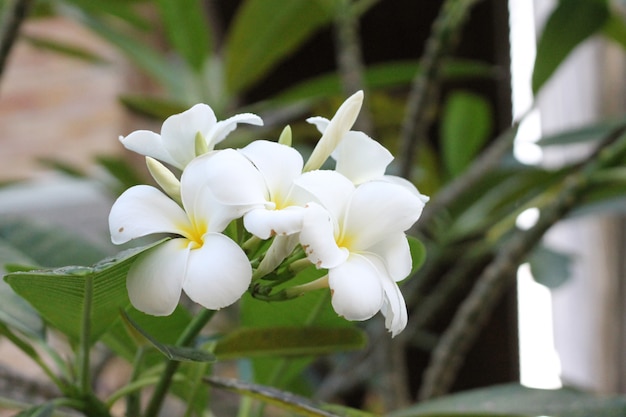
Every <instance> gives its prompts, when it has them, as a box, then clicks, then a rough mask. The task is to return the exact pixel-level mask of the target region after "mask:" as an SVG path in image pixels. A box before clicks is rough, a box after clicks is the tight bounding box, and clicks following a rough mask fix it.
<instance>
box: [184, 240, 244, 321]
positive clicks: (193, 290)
mask: <svg viewBox="0 0 626 417" xmlns="http://www.w3.org/2000/svg"><path fill="white" fill-rule="evenodd" d="M251 279H252V268H251V267H250V262H249V261H248V258H247V257H246V255H245V253H244V252H243V250H242V249H241V248H240V247H239V246H238V245H237V244H236V243H235V242H233V241H232V240H231V239H229V238H228V237H226V236H224V235H222V234H220V233H208V234H206V235H205V236H204V244H203V245H202V247H201V248H198V249H194V250H192V251H191V252H190V254H189V263H188V265H187V274H186V278H185V281H184V283H183V290H184V291H185V293H186V294H187V295H188V296H189V298H191V299H192V300H193V301H195V302H196V303H198V304H200V305H202V306H204V307H205V308H207V309H210V310H217V309H220V308H223V307H226V306H229V305H231V304H232V303H234V302H235V301H237V300H238V299H239V298H241V296H242V295H243V293H244V292H245V291H246V290H247V289H248V286H249V285H250V280H251Z"/></svg>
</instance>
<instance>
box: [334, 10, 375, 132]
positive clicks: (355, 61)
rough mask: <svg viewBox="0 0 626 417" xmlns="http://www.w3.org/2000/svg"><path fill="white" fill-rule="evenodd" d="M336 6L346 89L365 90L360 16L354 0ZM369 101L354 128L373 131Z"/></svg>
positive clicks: (338, 56)
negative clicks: (355, 8)
mask: <svg viewBox="0 0 626 417" xmlns="http://www.w3.org/2000/svg"><path fill="white" fill-rule="evenodd" d="M336 10H337V11H336V16H335V25H334V28H335V30H334V33H335V52H336V59H337V66H338V69H339V76H340V78H341V84H342V87H343V92H344V94H345V95H346V96H349V95H352V94H353V93H355V92H357V91H359V90H365V81H364V76H363V54H362V52H361V40H360V36H359V16H358V15H357V14H356V13H355V10H354V7H353V5H352V1H351V0H342V1H340V2H339V3H338V4H337V9H336ZM366 103H367V102H366ZM366 103H364V105H363V107H362V108H361V112H360V114H359V118H358V119H357V121H356V123H355V128H356V130H360V131H363V132H366V133H369V134H372V133H373V132H372V118H371V114H370V112H369V110H368V107H367V104H366Z"/></svg>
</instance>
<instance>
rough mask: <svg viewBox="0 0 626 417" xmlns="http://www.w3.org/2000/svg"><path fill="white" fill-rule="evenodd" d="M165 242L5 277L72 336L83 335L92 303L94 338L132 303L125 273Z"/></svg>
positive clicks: (15, 289)
mask: <svg viewBox="0 0 626 417" xmlns="http://www.w3.org/2000/svg"><path fill="white" fill-rule="evenodd" d="M162 242H163V241H159V242H156V243H152V244H149V245H146V246H143V247H140V248H135V249H129V250H127V251H124V252H121V253H119V254H118V255H116V256H114V257H111V258H107V259H104V260H103V261H100V262H98V263H97V264H95V265H94V266H91V267H87V266H67V267H62V268H57V269H52V270H38V271H29V272H14V273H10V274H7V275H6V276H5V278H4V279H5V280H6V282H8V283H9V285H10V286H11V288H12V289H13V290H14V291H15V292H16V293H17V294H18V295H20V296H21V297H23V298H24V299H25V300H26V301H28V302H29V303H30V304H31V305H32V306H33V307H34V308H35V310H37V311H38V312H39V314H40V315H41V316H42V318H43V319H44V320H46V321H47V322H48V323H50V324H51V325H52V326H54V327H56V328H57V329H59V330H60V331H61V332H63V333H64V334H66V335H67V336H68V337H69V338H70V339H73V340H79V338H80V335H81V329H82V323H83V313H84V310H85V306H86V305H89V304H90V305H91V314H90V319H91V320H90V326H91V328H90V335H89V341H91V342H95V341H96V340H98V338H99V337H100V336H101V335H102V334H103V333H104V332H106V331H107V329H108V328H109V327H110V326H111V325H112V324H113V323H114V322H115V320H117V318H118V312H119V310H120V309H123V308H126V307H127V306H128V305H129V299H128V294H127V292H126V275H127V273H128V270H129V269H130V267H131V265H132V263H133V262H134V261H135V259H136V258H137V257H138V256H139V255H140V254H142V253H143V252H145V251H146V250H149V249H151V248H153V247H155V246H156V245H158V244H160V243H162ZM90 289H91V291H90ZM87 297H90V299H89V301H90V303H87V304H86V303H85V301H86V299H87Z"/></svg>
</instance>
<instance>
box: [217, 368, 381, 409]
mask: <svg viewBox="0 0 626 417" xmlns="http://www.w3.org/2000/svg"><path fill="white" fill-rule="evenodd" d="M205 381H206V382H207V383H208V384H210V385H212V386H214V387H217V388H222V389H226V390H228V391H232V392H236V393H239V394H242V395H246V396H249V397H252V398H256V399H258V400H261V401H263V402H264V403H267V404H272V405H275V406H277V407H279V408H281V409H283V410H286V411H289V412H292V413H296V414H297V415H299V416H306V417H373V416H372V414H369V413H366V412H363V411H360V410H355V409H351V408H348V407H338V406H334V405H328V404H323V403H318V402H314V401H311V400H309V399H307V398H304V397H300V396H298V395H295V394H292V393H290V392H286V391H281V390H278V389H276V388H272V387H267V386H263V385H258V384H250V383H247V382H243V381H237V380H233V379H226V378H219V377H206V378H205Z"/></svg>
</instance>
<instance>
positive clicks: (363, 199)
mask: <svg viewBox="0 0 626 417" xmlns="http://www.w3.org/2000/svg"><path fill="white" fill-rule="evenodd" d="M423 207H424V203H423V201H422V200H421V199H420V198H419V197H418V196H416V195H415V194H413V193H411V192H410V191H408V190H407V189H406V188H404V187H403V186H401V185H397V184H392V183H387V182H382V181H371V182H367V183H365V184H361V185H360V186H359V187H357V189H356V191H355V192H354V193H353V195H352V199H351V201H350V206H349V207H348V208H347V212H346V216H345V222H344V224H343V233H344V234H345V236H348V238H349V240H350V241H351V242H352V246H351V247H350V248H351V250H366V249H367V248H369V247H370V246H372V245H374V244H376V243H378V242H380V241H381V240H383V239H386V238H387V237H388V236H389V235H391V234H394V233H397V232H404V231H405V230H407V229H408V228H409V227H411V226H412V225H413V223H415V221H416V220H417V219H418V218H419V216H420V214H421V212H422V208H423Z"/></svg>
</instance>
